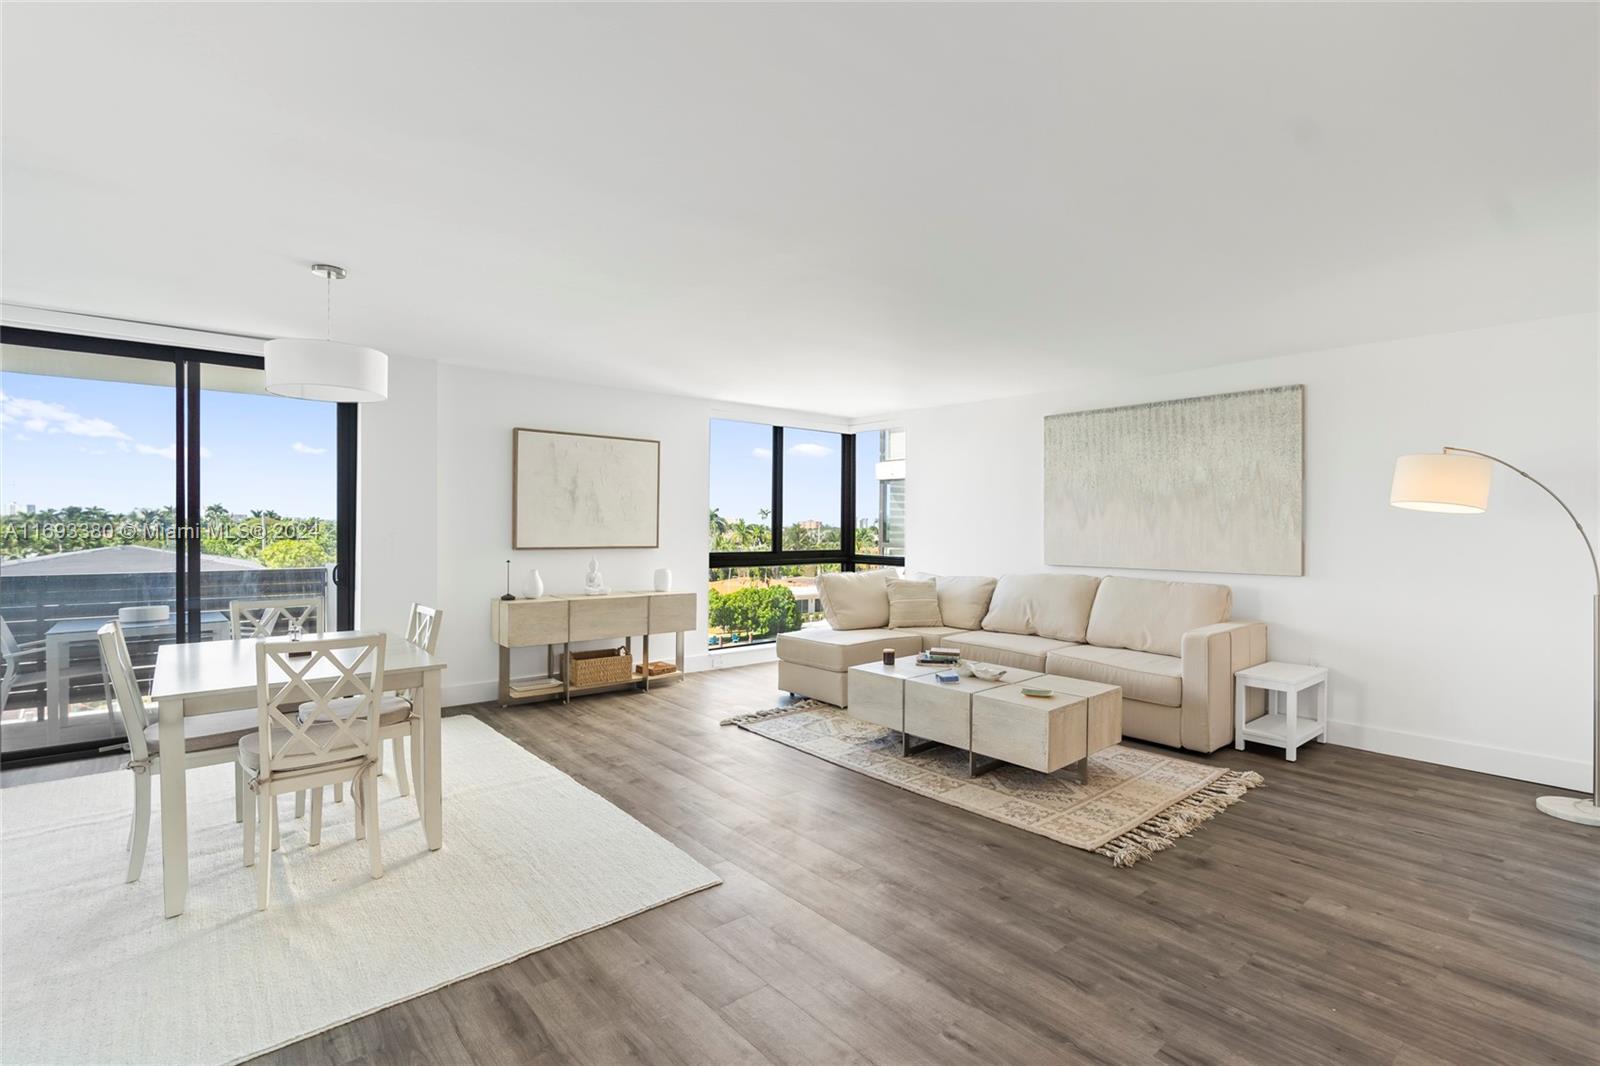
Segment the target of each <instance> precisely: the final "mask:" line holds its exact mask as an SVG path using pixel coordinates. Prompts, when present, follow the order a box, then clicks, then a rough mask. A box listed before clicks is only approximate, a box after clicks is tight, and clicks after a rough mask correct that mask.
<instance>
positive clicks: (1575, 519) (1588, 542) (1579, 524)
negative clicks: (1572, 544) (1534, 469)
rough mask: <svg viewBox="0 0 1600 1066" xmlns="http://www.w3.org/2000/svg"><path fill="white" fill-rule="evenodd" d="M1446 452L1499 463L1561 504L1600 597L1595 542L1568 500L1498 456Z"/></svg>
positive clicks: (1464, 450) (1462, 450)
mask: <svg viewBox="0 0 1600 1066" xmlns="http://www.w3.org/2000/svg"><path fill="white" fill-rule="evenodd" d="M1444 450H1445V451H1446V452H1459V453H1460V454H1462V455H1476V456H1478V457H1479V458H1480V459H1487V460H1489V461H1490V462H1492V463H1499V464H1500V465H1501V466H1503V467H1505V468H1506V469H1507V470H1510V471H1512V472H1513V473H1517V474H1521V475H1522V476H1523V477H1525V478H1527V479H1528V480H1529V481H1531V482H1533V483H1534V484H1535V485H1537V486H1539V487H1540V488H1541V489H1543V490H1544V491H1545V494H1546V495H1547V496H1549V497H1550V498H1551V499H1552V500H1554V501H1556V503H1558V504H1560V505H1561V509H1562V510H1563V511H1565V512H1567V517H1568V518H1570V519H1572V524H1573V525H1575V526H1577V527H1578V536H1580V537H1582V538H1583V546H1584V547H1585V548H1587V549H1589V567H1590V569H1592V570H1593V571H1594V592H1595V595H1596V596H1600V558H1597V557H1596V556H1595V551H1594V542H1593V541H1592V540H1590V539H1589V534H1588V533H1587V532H1586V531H1585V530H1584V528H1583V523H1582V522H1580V521H1578V516H1577V515H1575V514H1573V513H1572V508H1570V507H1568V506H1567V501H1566V500H1563V499H1562V498H1561V497H1560V496H1557V495H1556V493H1555V490H1554V489H1552V488H1551V487H1550V486H1549V485H1546V484H1545V483H1544V482H1542V481H1540V480H1539V479H1538V478H1536V477H1534V476H1533V475H1532V474H1530V473H1528V472H1527V471H1526V470H1524V469H1522V467H1520V466H1515V465H1513V464H1511V463H1508V462H1506V461H1505V460H1504V459H1502V458H1500V457H1499V456H1498V455H1490V454H1489V453H1488V452H1479V451H1474V450H1473V449H1471V448H1452V447H1448V446H1447V447H1446V448H1445V449H1444Z"/></svg>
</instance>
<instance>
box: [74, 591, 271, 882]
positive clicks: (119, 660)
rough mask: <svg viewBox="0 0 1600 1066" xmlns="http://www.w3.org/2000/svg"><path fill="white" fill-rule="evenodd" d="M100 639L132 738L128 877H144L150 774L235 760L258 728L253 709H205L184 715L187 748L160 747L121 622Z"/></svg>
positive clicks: (239, 794) (238, 789)
mask: <svg viewBox="0 0 1600 1066" xmlns="http://www.w3.org/2000/svg"><path fill="white" fill-rule="evenodd" d="M95 637H96V639H97V640H98V641H99V642H100V660H101V662H102V663H103V664H104V668H105V673H106V677H107V678H108V679H109V680H110V683H111V693H112V695H113V696H114V697H115V698H116V703H117V707H118V709H119V710H121V712H122V728H123V731H124V732H125V733H126V734H127V737H128V769H130V770H132V771H133V822H132V824H131V825H130V826H129V830H128V849H129V851H130V852H131V853H132V854H130V855H129V856H128V881H129V882H130V883H131V882H133V881H137V880H139V873H140V871H141V870H142V869H143V868H144V852H145V846H146V844H147V843H148V842H149V839H150V778H151V776H152V775H154V774H157V773H160V772H161V769H162V767H163V766H165V767H166V769H167V772H168V773H175V772H177V773H182V772H187V771H189V770H193V769H194V768H195V767H197V766H215V765H217V764H218V763H226V762H233V761H234V751H235V749H236V748H237V747H238V744H239V741H240V740H241V739H242V738H243V737H244V736H246V735H247V734H249V733H250V732H251V731H252V730H254V729H255V728H256V712H255V711H254V710H243V711H222V712H220V713H217V714H200V715H194V716H192V717H188V718H185V719H184V720H183V734H184V735H183V751H182V752H179V753H177V754H176V755H174V754H172V753H169V752H163V751H162V750H161V737H160V731H159V728H158V726H157V724H156V723H155V722H153V721H151V716H150V712H149V710H148V709H147V708H146V707H145V702H144V696H143V694H142V693H140V691H139V683H138V681H137V680H136V679H135V678H134V675H133V660H132V658H131V657H130V656H129V655H128V642H127V640H126V639H124V637H123V635H122V625H121V623H119V622H115V621H111V622H107V623H106V624H105V625H103V626H101V627H100V628H99V629H98V630H96V631H95ZM244 792H245V787H244V771H243V770H242V769H237V768H236V769H235V770H234V774H233V818H234V821H236V822H243V821H244Z"/></svg>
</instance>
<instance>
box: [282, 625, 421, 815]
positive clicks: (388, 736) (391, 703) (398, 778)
mask: <svg viewBox="0 0 1600 1066" xmlns="http://www.w3.org/2000/svg"><path fill="white" fill-rule="evenodd" d="M443 626H444V612H443V611H441V610H439V609H438V608H437V607H425V606H423V605H422V604H420V603H413V604H412V605H411V614H410V616H409V617H408V618H407V620H406V643H407V644H411V645H414V646H416V647H418V648H421V649H422V650H423V651H425V652H427V653H428V654H429V655H432V654H433V652H434V649H435V648H437V647H438V646H439V631H440V629H442V628H443ZM415 697H416V694H415V693H412V692H404V693H384V694H383V695H382V696H381V697H380V698H379V703H378V736H379V740H380V746H381V741H384V740H387V741H389V742H390V750H391V751H392V752H393V755H394V772H395V784H396V785H397V786H398V787H399V789H400V795H402V796H409V795H410V794H411V789H412V783H411V781H409V780H408V779H407V776H406V762H407V759H406V748H405V742H406V738H407V737H409V738H410V739H411V758H410V763H411V777H412V778H414V779H415V780H416V788H417V805H418V808H419V809H420V808H421V804H422V745H421V743H420V741H421V739H422V718H421V716H419V715H418V714H417V710H416V703H415ZM334 703H335V704H336V705H338V706H335V708H334V712H335V713H344V712H345V710H347V709H348V705H347V704H345V703H344V701H339V700H335V701H334ZM315 709H316V708H315V705H314V704H310V703H307V704H305V705H303V706H302V707H301V708H300V714H301V717H302V718H304V717H305V716H306V715H309V714H311V713H313V712H314V711H315ZM378 767H379V769H380V771H381V769H382V767H383V753H382V752H381V751H380V752H379V754H378ZM318 791H319V792H320V791H321V790H320V789H319V790H318ZM338 801H339V793H338V790H337V789H335V791H334V802H336V803H337V802H338ZM301 807H302V801H301V798H300V797H299V796H298V795H297V796H296V797H295V811H296V813H297V814H298V813H299V811H300V810H301ZM321 835H322V801H321V797H320V795H319V796H313V797H312V800H311V836H312V843H316V842H317V840H319V839H320V838H321Z"/></svg>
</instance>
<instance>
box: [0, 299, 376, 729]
mask: <svg viewBox="0 0 1600 1066" xmlns="http://www.w3.org/2000/svg"><path fill="white" fill-rule="evenodd" d="M0 342H3V343H0V465H3V477H0V520H3V522H4V525H3V538H0V638H3V641H4V647H3V649H0V652H3V657H4V661H3V671H4V672H3V674H0V679H3V680H0V759H5V758H15V757H18V756H22V755H28V756H36V755H40V754H58V753H59V754H72V753H83V752H93V751H95V750H98V749H99V748H100V747H102V746H105V745H109V744H115V743H117V742H118V741H120V740H121V738H122V737H123V735H124V731H123V728H122V724H121V722H120V720H119V719H118V717H117V715H118V710H117V708H115V707H114V706H112V705H111V704H110V703H109V702H108V699H107V691H106V686H105V683H104V679H103V676H102V672H101V668H100V657H99V649H98V645H97V643H96V639H95V632H96V630H97V629H98V628H99V627H100V626H101V625H102V624H104V623H105V622H106V621H108V620H109V619H112V618H121V619H122V622H123V628H124V633H125V635H126V637H127V639H128V644H129V651H130V653H131V655H132V658H133V662H134V669H135V674H136V675H137V677H138V680H139V682H140V685H141V688H143V689H144V690H145V691H146V692H148V691H149V688H148V686H149V679H150V675H151V672H152V669H153V667H154V663H155V651H156V648H157V647H159V646H160V645H161V644H163V643H170V642H172V641H194V640H209V639H217V638H220V637H226V636H227V635H228V624H227V606H228V601H229V600H232V599H241V598H255V597H260V596H280V595H305V594H315V595H320V596H323V597H324V598H325V601H326V603H327V605H328V615H329V624H330V625H332V624H339V625H341V626H343V627H348V626H349V625H351V624H352V622H353V617H352V616H353V606H354V605H353V599H352V595H351V593H352V590H353V578H354V574H353V570H352V569H351V567H350V565H349V560H348V559H347V558H343V557H342V556H348V555H351V554H353V550H352V548H351V545H353V539H352V537H351V536H350V534H351V533H353V527H352V526H351V523H352V521H353V512H354V496H355V486H354V473H353V471H354V461H353V459H354V457H353V456H345V455H342V454H341V448H344V449H353V447H354V432H353V429H354V418H355V414H354V409H353V405H334V404H328V403H317V402H313V401H302V400H289V399H283V398H280V397H275V396H269V395H267V394H266V393H265V392H264V391H263V389H262V378H263V375H262V371H261V361H260V360H259V359H252V358H249V357H245V356H238V355H230V354H226V353H215V352H201V351H195V350H191V349H178V348H171V347H166V346H159V345H144V344H129V343H126V342H117V341H106V340H100V339H94V338H84V337H69V336H64V335H59V334H48V333H39V332H36V331H31V330H18V329H10V328H7V329H5V330H4V331H3V336H0ZM341 524H343V525H344V527H345V528H344V529H341V528H340V527H341ZM341 534H343V535H341ZM341 563H342V564H343V565H340V564H341ZM335 578H337V579H338V580H337V582H336V581H335Z"/></svg>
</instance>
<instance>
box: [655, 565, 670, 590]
mask: <svg viewBox="0 0 1600 1066" xmlns="http://www.w3.org/2000/svg"><path fill="white" fill-rule="evenodd" d="M656 591H657V592H671V591H672V571H671V570H668V569H667V568H666V567H664V566H663V567H662V568H661V569H659V570H657V571H656Z"/></svg>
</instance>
